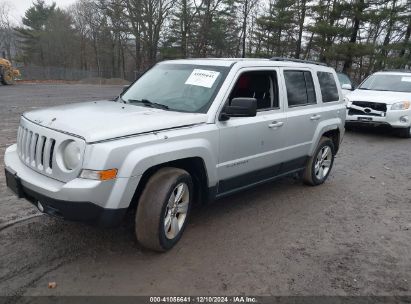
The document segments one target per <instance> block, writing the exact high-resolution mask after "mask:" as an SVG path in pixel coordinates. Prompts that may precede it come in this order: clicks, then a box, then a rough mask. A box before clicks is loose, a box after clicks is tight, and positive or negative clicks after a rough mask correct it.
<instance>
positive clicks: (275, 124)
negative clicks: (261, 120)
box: [268, 121, 284, 129]
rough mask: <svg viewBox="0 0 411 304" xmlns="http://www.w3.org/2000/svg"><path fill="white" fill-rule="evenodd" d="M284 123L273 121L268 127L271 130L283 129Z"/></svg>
mask: <svg viewBox="0 0 411 304" xmlns="http://www.w3.org/2000/svg"><path fill="white" fill-rule="evenodd" d="M283 124H284V123H283V122H282V121H273V122H272V123H270V124H269V125H268V127H269V128H270V129H272V128H279V127H282V126H283Z"/></svg>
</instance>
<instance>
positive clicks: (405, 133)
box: [398, 127, 411, 138]
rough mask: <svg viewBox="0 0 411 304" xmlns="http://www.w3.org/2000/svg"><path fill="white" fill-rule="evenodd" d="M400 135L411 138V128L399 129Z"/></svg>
mask: <svg viewBox="0 0 411 304" xmlns="http://www.w3.org/2000/svg"><path fill="white" fill-rule="evenodd" d="M398 135H399V136H400V137H402V138H411V127H408V128H404V129H398Z"/></svg>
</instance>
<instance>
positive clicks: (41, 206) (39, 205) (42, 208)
mask: <svg viewBox="0 0 411 304" xmlns="http://www.w3.org/2000/svg"><path fill="white" fill-rule="evenodd" d="M37 208H39V210H40V212H44V206H43V205H42V204H41V203H40V201H38V202H37Z"/></svg>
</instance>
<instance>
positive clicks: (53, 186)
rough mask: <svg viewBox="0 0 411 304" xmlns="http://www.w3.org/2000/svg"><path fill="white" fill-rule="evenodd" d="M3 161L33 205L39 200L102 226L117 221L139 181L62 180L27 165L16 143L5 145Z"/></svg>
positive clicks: (47, 208)
mask: <svg viewBox="0 0 411 304" xmlns="http://www.w3.org/2000/svg"><path fill="white" fill-rule="evenodd" d="M4 163H5V169H6V170H8V171H9V172H11V173H12V174H14V175H15V176H16V177H17V178H18V180H19V183H20V185H21V190H22V191H21V194H22V195H21V196H22V197H24V198H26V199H27V200H28V201H30V202H31V203H33V204H34V205H36V206H37V203H38V202H41V204H42V205H43V206H44V212H45V213H47V214H50V215H53V216H58V217H62V218H64V219H67V220H73V221H82V222H88V223H93V224H97V225H100V226H106V227H108V226H116V225H118V224H119V223H120V222H121V220H122V218H123V216H124V215H125V213H126V211H127V209H128V206H129V205H130V202H131V199H132V197H133V195H134V191H135V189H136V186H137V184H138V181H139V177H132V178H117V179H115V180H110V181H104V182H103V181H96V180H87V179H80V178H76V179H73V180H72V181H70V182H67V183H63V182H60V181H58V180H55V179H52V178H50V177H48V176H45V175H42V174H40V173H38V172H36V171H34V170H32V169H31V168H29V167H27V166H26V165H25V164H24V163H23V162H22V161H21V160H20V158H19V156H18V154H17V151H16V145H13V146H10V147H9V148H7V150H6V153H5V156H4Z"/></svg>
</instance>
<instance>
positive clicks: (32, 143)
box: [29, 133, 39, 167]
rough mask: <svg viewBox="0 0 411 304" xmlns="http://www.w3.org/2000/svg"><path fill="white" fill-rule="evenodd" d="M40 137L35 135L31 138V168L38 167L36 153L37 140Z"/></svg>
mask: <svg viewBox="0 0 411 304" xmlns="http://www.w3.org/2000/svg"><path fill="white" fill-rule="evenodd" d="M38 136H39V135H38V134H35V133H33V136H32V137H31V141H30V157H29V161H30V165H31V166H33V167H34V166H36V162H35V159H34V153H35V151H36V139H37V137H38Z"/></svg>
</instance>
